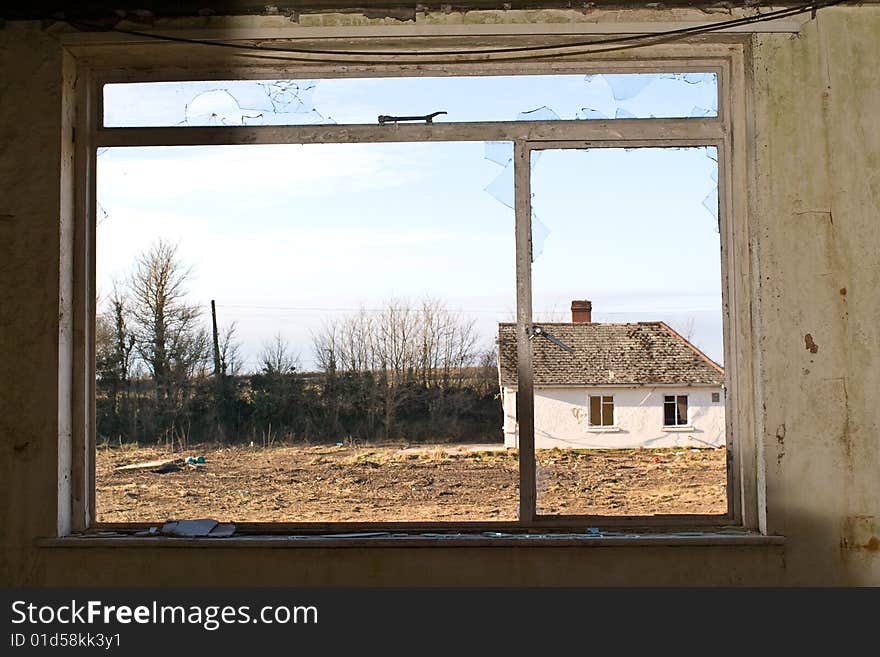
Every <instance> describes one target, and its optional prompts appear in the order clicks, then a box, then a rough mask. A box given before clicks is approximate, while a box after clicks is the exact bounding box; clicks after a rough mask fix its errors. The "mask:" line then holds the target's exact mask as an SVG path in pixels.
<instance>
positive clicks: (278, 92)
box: [262, 80, 318, 114]
mask: <svg viewBox="0 0 880 657" xmlns="http://www.w3.org/2000/svg"><path fill="white" fill-rule="evenodd" d="M317 86H318V83H317V82H316V81H315V80H275V81H274V82H270V83H263V84H262V87H263V89H264V90H265V92H266V95H267V96H268V97H269V100H270V101H271V103H272V108H273V110H274V111H275V112H283V113H293V114H299V113H305V112H311V111H313V110H314V105H313V104H312V95H313V94H314V93H315V88H316V87H317Z"/></svg>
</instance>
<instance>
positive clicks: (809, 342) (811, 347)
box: [804, 333, 819, 354]
mask: <svg viewBox="0 0 880 657" xmlns="http://www.w3.org/2000/svg"><path fill="white" fill-rule="evenodd" d="M804 344H805V345H806V348H807V351H809V352H810V353H811V354H815V353H816V352H817V351H819V345H817V344H816V343H815V342H813V336H812V335H811V334H810V333H807V334H806V335H805V336H804Z"/></svg>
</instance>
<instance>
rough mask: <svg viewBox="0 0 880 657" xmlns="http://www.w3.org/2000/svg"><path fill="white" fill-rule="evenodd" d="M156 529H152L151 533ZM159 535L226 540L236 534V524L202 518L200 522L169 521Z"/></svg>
mask: <svg viewBox="0 0 880 657" xmlns="http://www.w3.org/2000/svg"><path fill="white" fill-rule="evenodd" d="M153 529H155V528H154V527H151V528H150V532H152V530H153ZM158 533H159V534H161V535H163V536H180V537H184V538H195V537H207V538H224V537H227V536H232V535H233V534H235V524H234V523H231V522H219V521H217V520H214V519H213V518H200V519H198V520H169V521H168V522H166V523H165V524H164V525H162V529H160V530H159V532H158ZM146 535H150V534H146Z"/></svg>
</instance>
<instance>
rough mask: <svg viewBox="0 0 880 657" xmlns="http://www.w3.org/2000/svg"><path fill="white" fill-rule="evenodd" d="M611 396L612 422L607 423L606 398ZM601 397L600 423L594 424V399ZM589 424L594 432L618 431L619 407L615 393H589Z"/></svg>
mask: <svg viewBox="0 0 880 657" xmlns="http://www.w3.org/2000/svg"><path fill="white" fill-rule="evenodd" d="M606 397H610V398H611V424H605V423H604V420H605V398H606ZM594 398H598V399H599V420H600V423H599V424H593V399H594ZM587 426H588V428H589V430H590V431H592V432H603V431H617V430H618V427H617V408H616V406H615V403H614V395H613V394H612V395H606V394H602V393H600V394H598V395H590V394H588V395H587Z"/></svg>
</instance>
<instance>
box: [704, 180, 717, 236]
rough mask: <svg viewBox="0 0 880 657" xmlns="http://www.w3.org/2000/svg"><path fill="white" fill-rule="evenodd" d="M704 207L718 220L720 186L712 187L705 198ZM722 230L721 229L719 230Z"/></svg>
mask: <svg viewBox="0 0 880 657" xmlns="http://www.w3.org/2000/svg"><path fill="white" fill-rule="evenodd" d="M703 207H704V208H706V209H707V210H708V211H709V214H711V215H712V217H713V218H714V219H715V221H716V222H717V221H718V187H715V188H713V189H712V191H711V192H709V193H708V194H706V198H704V199H703ZM719 232H720V231H719Z"/></svg>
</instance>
